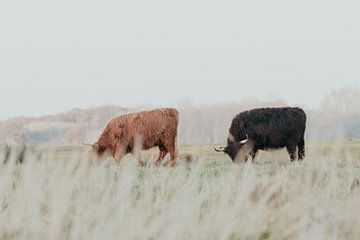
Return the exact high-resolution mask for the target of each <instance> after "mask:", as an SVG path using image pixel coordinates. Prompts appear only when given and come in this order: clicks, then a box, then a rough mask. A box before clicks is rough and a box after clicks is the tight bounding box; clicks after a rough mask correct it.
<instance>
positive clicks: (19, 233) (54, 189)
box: [0, 141, 360, 240]
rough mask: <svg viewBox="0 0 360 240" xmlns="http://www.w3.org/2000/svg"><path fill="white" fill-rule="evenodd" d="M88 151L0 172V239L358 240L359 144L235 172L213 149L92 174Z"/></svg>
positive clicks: (46, 155) (316, 148)
mask: <svg viewBox="0 0 360 240" xmlns="http://www.w3.org/2000/svg"><path fill="white" fill-rule="evenodd" d="M86 151H87V150H86V149H84V148H82V147H66V148H65V147H63V148H58V149H46V150H42V151H40V152H38V151H34V152H32V153H28V154H27V155H26V156H25V160H26V161H25V164H22V165H20V164H15V161H9V162H8V163H7V164H3V163H0V223H1V224H0V239H166V240H168V239H249V240H252V239H254V240H260V239H261V240H264V239H306V240H308V239H324V240H325V239H326V240H328V239H359V236H360V208H359V205H360V142H358V141H351V142H338V143H309V144H308V145H307V157H306V159H305V160H304V161H303V162H301V163H298V162H294V163H290V161H289V159H288V156H287V154H286V151H285V150H280V151H271V152H260V154H259V155H258V157H257V159H256V163H255V164H250V163H246V164H245V163H243V164H232V162H231V161H230V160H229V159H228V158H227V157H226V156H225V155H224V154H220V153H215V152H214V151H213V150H212V146H181V149H180V153H181V154H180V159H179V164H178V166H176V167H175V168H168V167H160V168H156V167H154V166H153V162H154V160H155V159H156V157H157V151H156V150H151V151H149V152H146V153H143V158H144V160H146V161H147V163H148V164H146V166H145V167H138V166H137V165H136V161H135V160H134V159H133V158H132V156H127V157H126V158H125V159H123V161H122V162H121V164H120V165H116V164H115V163H114V162H113V161H112V160H111V159H109V160H106V161H104V162H102V163H100V164H98V165H92V166H89V164H88V161H87V156H86ZM40 153H41V154H40ZM184 153H188V154H190V155H191V156H192V159H193V161H192V162H190V163H186V161H185V160H184ZM0 156H1V155H0ZM12 156H15V154H14V155H12Z"/></svg>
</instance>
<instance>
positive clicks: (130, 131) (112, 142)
mask: <svg viewBox="0 0 360 240" xmlns="http://www.w3.org/2000/svg"><path fill="white" fill-rule="evenodd" d="M178 121H179V113H178V111H177V110H176V109H173V108H160V109H155V110H152V111H142V112H136V113H130V114H126V115H122V116H119V117H116V118H114V119H112V120H111V121H110V122H109V123H108V124H107V126H106V128H105V129H104V131H103V133H102V134H101V136H100V137H99V139H98V141H97V142H96V143H95V144H92V145H91V146H92V147H93V150H94V151H95V153H96V154H97V156H98V157H103V156H105V155H106V154H111V155H112V156H113V158H114V159H115V161H116V162H120V160H121V158H122V157H123V156H124V155H125V154H127V153H133V154H136V151H140V150H143V149H144V150H147V149H150V148H152V147H159V150H160V154H159V157H158V159H157V160H156V165H159V164H160V163H161V161H162V160H163V159H164V157H165V155H166V154H167V153H170V165H171V166H174V165H175V163H176V157H177V149H176V138H177V127H178ZM138 162H139V164H140V165H143V164H144V163H143V161H142V160H141V157H140V154H138Z"/></svg>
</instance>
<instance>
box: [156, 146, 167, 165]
mask: <svg viewBox="0 0 360 240" xmlns="http://www.w3.org/2000/svg"><path fill="white" fill-rule="evenodd" d="M159 150H160V152H159V157H158V159H157V160H156V162H155V164H156V166H160V164H161V161H162V160H163V159H164V158H165V156H166V154H167V151H166V149H165V148H164V147H163V146H159Z"/></svg>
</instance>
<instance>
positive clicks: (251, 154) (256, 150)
mask: <svg viewBox="0 0 360 240" xmlns="http://www.w3.org/2000/svg"><path fill="white" fill-rule="evenodd" d="M258 150H259V149H257V148H254V149H253V150H251V152H250V156H251V158H252V160H253V161H254V159H255V157H256V154H257V152H258Z"/></svg>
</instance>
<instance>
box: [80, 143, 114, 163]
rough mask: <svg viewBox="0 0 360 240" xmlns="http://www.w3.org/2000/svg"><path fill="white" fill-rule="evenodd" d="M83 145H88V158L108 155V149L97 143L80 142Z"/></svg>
mask: <svg viewBox="0 0 360 240" xmlns="http://www.w3.org/2000/svg"><path fill="white" fill-rule="evenodd" d="M82 144H83V145H86V146H90V147H91V152H90V158H91V159H94V158H95V159H96V160H99V159H101V158H104V157H108V156H110V151H109V149H108V148H107V147H105V146H102V145H100V144H99V143H94V144H89V143H82Z"/></svg>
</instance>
